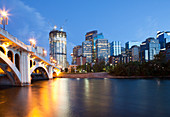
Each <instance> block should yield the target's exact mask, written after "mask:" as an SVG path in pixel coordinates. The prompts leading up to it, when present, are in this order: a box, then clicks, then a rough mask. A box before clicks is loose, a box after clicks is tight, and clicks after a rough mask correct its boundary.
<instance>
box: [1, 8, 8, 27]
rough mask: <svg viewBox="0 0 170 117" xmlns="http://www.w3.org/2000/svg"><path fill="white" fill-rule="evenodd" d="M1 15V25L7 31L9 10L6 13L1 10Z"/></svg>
mask: <svg viewBox="0 0 170 117" xmlns="http://www.w3.org/2000/svg"><path fill="white" fill-rule="evenodd" d="M0 15H1V18H0V24H2V25H3V29H4V30H5V25H8V16H9V14H8V10H7V11H6V10H5V9H3V10H1V9H0Z"/></svg>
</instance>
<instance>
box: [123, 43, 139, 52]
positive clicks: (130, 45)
mask: <svg viewBox="0 0 170 117" xmlns="http://www.w3.org/2000/svg"><path fill="white" fill-rule="evenodd" d="M140 44H141V42H137V41H128V42H126V43H125V51H126V52H127V51H128V50H129V49H130V48H131V47H132V46H134V45H137V46H140Z"/></svg>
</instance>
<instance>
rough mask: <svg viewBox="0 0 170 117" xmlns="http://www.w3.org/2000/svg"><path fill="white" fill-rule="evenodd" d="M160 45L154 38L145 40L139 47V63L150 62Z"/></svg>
mask: <svg viewBox="0 0 170 117" xmlns="http://www.w3.org/2000/svg"><path fill="white" fill-rule="evenodd" d="M159 51H160V44H159V41H158V40H157V39H155V38H152V37H150V38H147V39H146V41H144V42H142V44H141V45H140V61H142V62H143V61H146V62H148V61H150V60H153V59H154V55H156V54H159Z"/></svg>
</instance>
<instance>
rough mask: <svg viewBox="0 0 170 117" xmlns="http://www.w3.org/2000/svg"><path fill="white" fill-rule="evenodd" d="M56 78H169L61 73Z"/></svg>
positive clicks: (103, 73)
mask: <svg viewBox="0 0 170 117" xmlns="http://www.w3.org/2000/svg"><path fill="white" fill-rule="evenodd" d="M57 78H115V79H116V78H117V79H128V78H131V79H142V78H143V79H148V78H169V79H170V76H114V75H110V74H109V73H106V72H99V73H84V74H70V73H61V74H60V75H59V76H57Z"/></svg>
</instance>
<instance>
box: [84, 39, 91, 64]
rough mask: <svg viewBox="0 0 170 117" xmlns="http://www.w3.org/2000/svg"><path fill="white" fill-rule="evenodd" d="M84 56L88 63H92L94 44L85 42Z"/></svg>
mask: <svg viewBox="0 0 170 117" xmlns="http://www.w3.org/2000/svg"><path fill="white" fill-rule="evenodd" d="M82 52H83V56H84V57H86V62H88V63H92V42H91V41H84V42H83V43H82Z"/></svg>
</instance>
